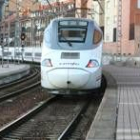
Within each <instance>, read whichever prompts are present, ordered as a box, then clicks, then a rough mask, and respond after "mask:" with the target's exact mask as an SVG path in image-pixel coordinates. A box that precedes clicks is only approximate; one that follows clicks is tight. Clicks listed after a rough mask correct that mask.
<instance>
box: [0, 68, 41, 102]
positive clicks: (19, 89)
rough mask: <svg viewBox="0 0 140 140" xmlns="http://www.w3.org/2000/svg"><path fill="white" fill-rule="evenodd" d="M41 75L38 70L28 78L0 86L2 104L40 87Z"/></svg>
mask: <svg viewBox="0 0 140 140" xmlns="http://www.w3.org/2000/svg"><path fill="white" fill-rule="evenodd" d="M39 79H40V73H39V71H38V70H37V69H35V70H34V71H33V73H32V74H31V75H29V76H27V77H24V78H22V79H20V80H17V81H14V82H12V83H8V84H5V85H2V86H0V103H1V102H3V101H5V100H8V99H10V98H13V97H15V96H17V95H20V94H21V93H23V92H25V91H27V90H29V89H31V88H34V87H36V86H39V85H40V81H39ZM36 81H37V82H36Z"/></svg>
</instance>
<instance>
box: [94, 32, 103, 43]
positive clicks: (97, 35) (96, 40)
mask: <svg viewBox="0 0 140 140" xmlns="http://www.w3.org/2000/svg"><path fill="white" fill-rule="evenodd" d="M101 39H102V34H101V32H100V31H98V30H94V34H93V43H94V44H98V43H99V42H100V41H101Z"/></svg>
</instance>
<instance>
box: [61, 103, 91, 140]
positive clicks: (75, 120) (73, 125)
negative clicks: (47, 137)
mask: <svg viewBox="0 0 140 140" xmlns="http://www.w3.org/2000/svg"><path fill="white" fill-rule="evenodd" d="M89 103H90V100H88V101H87V102H86V103H85V104H84V105H83V107H82V108H81V109H80V110H79V112H78V113H77V115H76V116H75V117H74V118H73V120H72V121H71V122H70V123H69V125H68V126H67V127H66V129H65V130H64V131H63V132H62V134H61V135H60V136H59V138H58V140H66V138H68V136H69V135H70V134H71V133H72V131H73V130H74V128H76V126H77V124H78V123H79V122H80V120H81V118H82V114H83V113H84V112H85V111H86V110H87V107H88V105H89Z"/></svg>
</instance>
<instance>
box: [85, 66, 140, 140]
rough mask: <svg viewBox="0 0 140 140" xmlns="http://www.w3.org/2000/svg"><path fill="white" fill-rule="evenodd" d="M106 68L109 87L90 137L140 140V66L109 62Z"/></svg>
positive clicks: (109, 139)
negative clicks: (111, 63) (110, 63)
mask: <svg viewBox="0 0 140 140" xmlns="http://www.w3.org/2000/svg"><path fill="white" fill-rule="evenodd" d="M104 71H105V73H106V76H107V77H108V88H107V90H106V92H105V96H104V98H103V100H102V104H101V105H100V107H99V110H98V112H97V115H96V117H95V120H94V121H93V124H92V125H91V129H90V131H89V133H88V136H87V140H140V117H139V116H140V68H136V67H135V68H132V67H131V68H130V67H123V66H119V65H117V66H113V65H107V66H105V67H104ZM112 77H113V78H112ZM115 85H117V86H115Z"/></svg>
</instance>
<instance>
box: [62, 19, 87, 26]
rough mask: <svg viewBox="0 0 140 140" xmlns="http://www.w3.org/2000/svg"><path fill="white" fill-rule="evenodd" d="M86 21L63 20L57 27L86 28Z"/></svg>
mask: <svg viewBox="0 0 140 140" xmlns="http://www.w3.org/2000/svg"><path fill="white" fill-rule="evenodd" d="M87 24H88V22H87V21H81V20H64V21H60V22H59V26H87Z"/></svg>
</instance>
